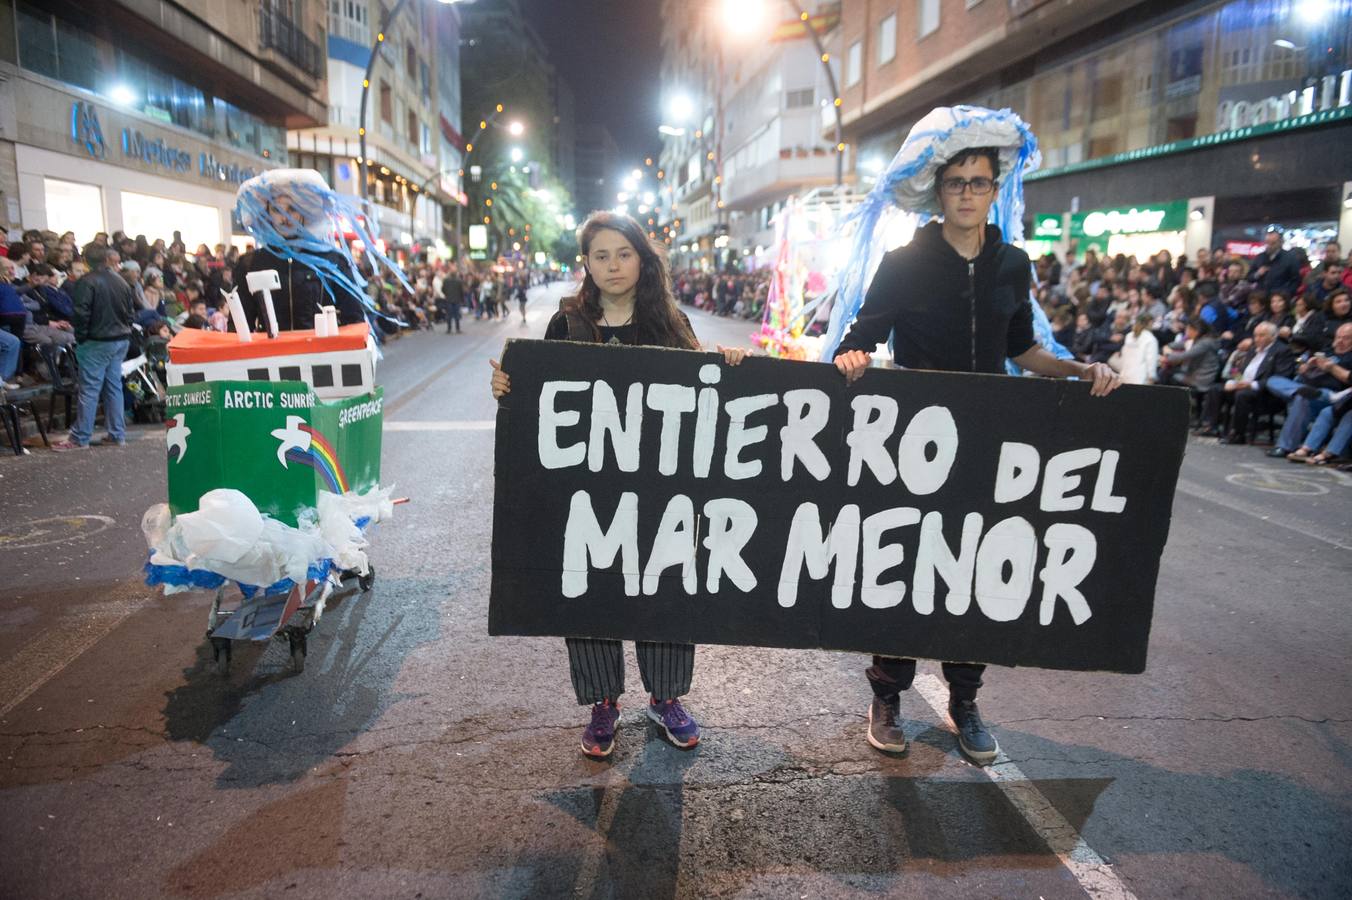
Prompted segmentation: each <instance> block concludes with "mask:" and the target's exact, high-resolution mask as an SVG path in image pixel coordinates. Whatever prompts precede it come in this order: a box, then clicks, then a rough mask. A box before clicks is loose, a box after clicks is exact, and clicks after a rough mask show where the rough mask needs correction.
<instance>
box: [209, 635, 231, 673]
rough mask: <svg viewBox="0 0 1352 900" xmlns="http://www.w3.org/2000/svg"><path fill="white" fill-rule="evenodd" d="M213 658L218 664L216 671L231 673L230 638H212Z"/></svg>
mask: <svg viewBox="0 0 1352 900" xmlns="http://www.w3.org/2000/svg"><path fill="white" fill-rule="evenodd" d="M211 658H212V661H213V662H214V663H215V664H216V672H217V674H220V675H229V674H230V639H229V638H216V637H214V638H212V639H211Z"/></svg>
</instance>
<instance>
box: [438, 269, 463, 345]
mask: <svg viewBox="0 0 1352 900" xmlns="http://www.w3.org/2000/svg"><path fill="white" fill-rule="evenodd" d="M441 300H442V305H444V306H445V307H446V333H447V334H450V333H451V332H452V331H454V332H455V333H456V334H459V333H460V307H462V306H464V305H465V282H464V281H463V280H462V279H461V278H460V273H459V272H457V271H456V270H454V269H452V270H451V271H450V272H449V273H447V275H446V277H445V278H444V279H442V282H441Z"/></svg>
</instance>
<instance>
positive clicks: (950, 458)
mask: <svg viewBox="0 0 1352 900" xmlns="http://www.w3.org/2000/svg"><path fill="white" fill-rule="evenodd" d="M714 359H715V358H714V357H710V356H709V355H705V354H695V353H688V352H676V351H662V350H643V349H638V348H612V347H586V346H576V345H563V344H552V343H542V342H521V341H519V342H512V343H511V344H510V345H509V348H508V351H507V354H506V356H505V357H504V361H503V365H504V368H506V370H507V371H508V372H509V374H510V375H511V376H512V393H511V394H510V395H509V399H508V401H507V402H506V404H504V408H503V410H502V411H501V412H500V417H499V422H498V435H497V440H498V444H497V503H496V507H495V520H494V581H493V596H492V605H491V610H490V630H491V631H493V633H502V634H558V635H576V636H588V637H615V638H635V639H643V640H667V641H688V642H695V643H699V642H711V643H732V644H752V645H760V646H774V647H824V648H834V649H850V650H862V651H867V652H877V653H885V654H891V655H905V656H926V657H931V658H938V659H946V660H961V661H972V662H994V663H1003V664H1011V665H1036V666H1045V667H1051V668H1067V669H1105V670H1114V671H1127V672H1129V671H1141V670H1142V669H1143V668H1144V665H1145V651H1146V640H1147V638H1148V635H1149V626H1150V617H1151V610H1152V606H1153V597H1154V587H1155V577H1156V574H1157V571H1158V565H1159V556H1160V553H1161V551H1162V549H1163V545H1164V540H1165V538H1166V536H1167V531H1168V522H1169V514H1170V502H1171V499H1172V493H1173V486H1174V482H1175V479H1176V477H1177V470H1178V466H1179V463H1180V462H1181V457H1182V447H1183V436H1184V434H1185V433H1186V421H1187V414H1188V410H1187V397H1186V394H1184V393H1183V392H1181V391H1173V390H1168V389H1161V388H1155V389H1147V388H1123V389H1121V390H1119V391H1118V392H1116V393H1115V394H1113V395H1112V396H1111V397H1109V398H1102V399H1100V398H1091V397H1090V396H1089V389H1088V386H1087V385H1083V384H1073V383H1064V382H1052V381H1047V380H1043V379H1015V378H1005V377H1000V376H980V375H949V374H940V373H922V372H899V371H881V370H874V371H870V372H869V373H867V374H866V376H865V377H864V378H863V379H862V380H861V381H859V382H857V383H856V384H854V385H852V386H851V385H846V384H845V382H844V379H843V378H841V377H840V375H839V374H838V373H837V372H836V371H835V369H834V368H833V367H830V366H824V365H813V364H803V363H790V362H781V361H774V360H766V359H751V360H747V361H746V362H744V363H743V364H742V365H741V366H738V367H728V366H725V365H723V364H722V363H721V362H716V361H713V360H714Z"/></svg>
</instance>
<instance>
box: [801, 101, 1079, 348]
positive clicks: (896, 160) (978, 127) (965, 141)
mask: <svg viewBox="0 0 1352 900" xmlns="http://www.w3.org/2000/svg"><path fill="white" fill-rule="evenodd" d="M979 147H994V148H996V150H998V151H999V155H1000V191H999V193H998V194H997V196H996V198H995V203H994V205H993V206H992V209H991V219H992V222H993V223H994V224H995V225H997V226H998V227H999V228H1000V230H1001V232H1003V234H1004V237H1005V240H1006V241H1011V242H1012V241H1021V240H1023V176H1024V175H1025V174H1026V173H1028V172H1031V171H1033V170H1034V169H1036V168H1037V167H1038V166H1039V165H1041V164H1042V155H1041V154H1040V153H1039V152H1038V149H1037V138H1036V137H1034V135H1033V132H1032V130H1031V129H1030V128H1029V127H1028V125H1027V124H1025V123H1024V121H1023V120H1022V119H1020V118H1019V117H1018V116H1017V115H1016V114H1015V113H1014V112H1013V111H1011V110H1008V109H1000V110H995V109H986V108H985V107H981V106H951V107H950V106H941V107H939V108H938V109H935V110H932V111H931V112H930V113H928V114H927V115H926V116H925V117H924V118H923V119H921V120H920V121H919V122H916V123H915V126H914V127H913V128H912V129H911V133H910V134H908V135H907V136H906V140H905V141H904V142H903V143H902V145H901V149H900V150H898V151H897V155H896V156H894V157H893V158H892V162H891V163H890V164H889V165H888V167H887V168H886V170H884V171H883V173H882V175H880V176H879V177H878V183H877V184H875V185H874V187H873V190H871V191H869V194H868V196H867V197H865V198H864V201H863V203H861V204H860V206H859V208H858V209H856V210H855V211H854V212H853V213H852V214H851V215H850V218H849V219H848V220H847V221H846V223H845V227H846V228H847V229H851V228H852V229H853V233H852V234H851V238H850V239H851V249H850V258H849V260H848V262H847V263H846V264H845V267H844V268H843V269H842V270H841V272H840V274H839V275H838V276H837V278H838V286H839V295H838V299H837V302H836V305H835V308H834V309H832V311H831V322H830V326H829V328H828V329H827V332H826V339H825V341H824V342H823V345H822V359H823V360H825V361H830V360H831V358H832V356H833V355H834V354H835V352H836V347H838V346H840V341H841V338H843V337H844V336H845V332H846V330H847V329H848V328H849V326H850V324H851V323H853V322H854V319H855V317H856V316H857V315H858V314H859V308H860V307H861V306H863V304H864V293H865V290H866V289H867V287H868V283H869V282H870V281H871V280H872V279H873V273H874V272H875V271H876V270H877V268H878V264H879V263H880V262H881V261H882V256H883V252H884V232H885V231H886V228H885V227H880V225H882V224H883V223H884V220H885V219H888V218H890V217H892V216H895V215H896V214H898V212H900V213H902V214H911V215H914V216H916V217H918V218H919V219H920V220H922V221H923V220H927V219H930V218H933V217H934V216H937V215H939V214H940V213H941V209H940V208H939V200H938V196H937V194H936V192H935V189H934V181H935V177H936V176H937V174H938V172H939V168H940V167H941V166H943V165H945V164H946V163H948V162H949V160H951V159H953V158H954V157H956V156H957V155H958V154H960V153H961V152H963V151H964V150H973V149H976V148H979ZM1033 318H1034V330H1035V332H1036V334H1037V337H1038V340H1039V341H1040V342H1041V343H1042V344H1043V345H1044V346H1047V347H1048V349H1051V350H1052V351H1053V352H1056V353H1057V354H1058V355H1064V356H1069V355H1070V354H1069V353H1067V352H1066V351H1065V350H1064V349H1062V348H1060V347H1059V346H1057V345H1056V344H1055V342H1054V341H1052V337H1051V325H1050V324H1049V323H1048V322H1047V317H1046V315H1044V314H1043V313H1042V310H1041V308H1040V307H1039V306H1038V304H1036V303H1034V304H1033Z"/></svg>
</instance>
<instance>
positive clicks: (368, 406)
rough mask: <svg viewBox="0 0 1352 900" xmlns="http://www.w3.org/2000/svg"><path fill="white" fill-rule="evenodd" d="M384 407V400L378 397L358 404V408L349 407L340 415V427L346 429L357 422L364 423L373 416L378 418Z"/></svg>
mask: <svg viewBox="0 0 1352 900" xmlns="http://www.w3.org/2000/svg"><path fill="white" fill-rule="evenodd" d="M383 405H384V399H383V398H381V397H376V398H375V399H373V400H367V401H365V402H363V403H358V404H357V405H356V406H349V407H347V408H346V409H344V410H343V411H342V412H340V413H339V414H338V427H339V428H346V427H347V426H349V425H352V424H354V423H356V422H363V421H365V420H367V419H369V418H371V417H372V416H378V415H380V411H381V408H382V407H383Z"/></svg>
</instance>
